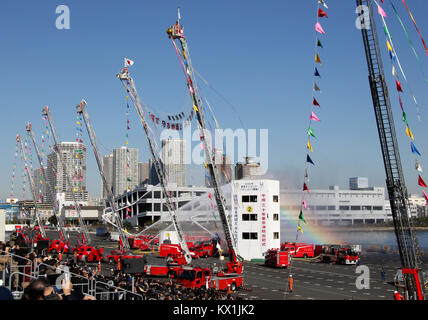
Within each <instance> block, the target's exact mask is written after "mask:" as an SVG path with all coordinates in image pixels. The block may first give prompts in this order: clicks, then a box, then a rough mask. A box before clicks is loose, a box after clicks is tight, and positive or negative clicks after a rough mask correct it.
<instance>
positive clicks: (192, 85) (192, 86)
mask: <svg viewBox="0 0 428 320" xmlns="http://www.w3.org/2000/svg"><path fill="white" fill-rule="evenodd" d="M167 34H168V36H169V38H170V39H171V41H172V43H173V45H174V47H175V48H176V49H177V47H176V44H175V40H176V39H178V40H179V42H180V45H181V50H182V52H183V56H184V57H186V60H187V63H186V64H185V68H186V70H185V76H186V81H187V86H188V88H189V92H190V96H191V99H192V103H193V108H194V111H195V112H196V115H197V121H198V127H199V134H200V138H201V141H202V143H203V146H204V150H205V163H206V167H207V169H208V172H209V175H210V178H211V183H212V187H213V189H214V195H215V200H216V204H217V208H218V212H219V215H220V219H221V223H222V226H223V230H224V234H225V239H226V243H227V246H228V250H229V259H230V262H229V264H228V269H229V271H237V270H239V272H242V262H240V261H238V252H237V248H236V245H235V240H234V238H233V234H232V229H231V225H230V223H229V217H228V216H227V213H226V203H225V198H224V196H223V194H222V191H221V189H220V186H219V181H220V179H219V176H218V172H217V171H216V166H215V165H214V163H213V154H212V150H211V145H209V144H208V141H207V139H206V137H207V135H206V130H207V129H206V125H205V119H204V108H203V104H202V100H201V98H200V96H199V93H198V89H197V86H196V80H195V76H194V69H193V66H192V62H191V59H190V53H189V48H188V45H187V40H186V38H185V37H184V35H183V27H182V26H181V25H180V23H179V20H178V21H177V22H176V24H175V25H173V26H171V27H169V28H168V29H167ZM177 52H178V50H177Z"/></svg>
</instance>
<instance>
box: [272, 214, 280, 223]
mask: <svg viewBox="0 0 428 320" xmlns="http://www.w3.org/2000/svg"><path fill="white" fill-rule="evenodd" d="M278 220H279V214H278V213H274V214H273V221H278Z"/></svg>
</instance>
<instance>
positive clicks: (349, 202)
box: [281, 182, 392, 225]
mask: <svg viewBox="0 0 428 320" xmlns="http://www.w3.org/2000/svg"><path fill="white" fill-rule="evenodd" d="M358 183H359V182H357V185H356V186H357V188H354V189H350V190H341V189H340V188H339V187H338V186H332V187H330V188H329V189H328V190H322V189H311V190H310V192H307V191H304V192H303V191H302V190H285V189H283V190H281V208H282V209H283V210H285V211H287V212H292V213H293V216H295V217H296V218H297V217H298V215H299V211H300V209H301V208H302V199H304V200H305V203H306V206H307V208H306V209H304V216H305V218H306V220H309V221H312V223H316V224H321V225H330V224H338V225H352V224H362V223H364V224H372V223H379V222H385V221H387V220H390V219H392V215H391V213H390V210H389V212H388V208H387V203H386V202H385V188H383V187H368V186H367V184H366V183H365V182H363V185H361V184H360V186H364V188H358ZM354 186H355V185H354Z"/></svg>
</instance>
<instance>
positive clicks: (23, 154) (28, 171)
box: [16, 134, 46, 238]
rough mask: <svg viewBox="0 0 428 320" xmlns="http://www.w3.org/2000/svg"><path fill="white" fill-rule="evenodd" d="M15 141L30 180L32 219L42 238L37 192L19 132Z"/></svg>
mask: <svg viewBox="0 0 428 320" xmlns="http://www.w3.org/2000/svg"><path fill="white" fill-rule="evenodd" d="M16 142H17V143H18V144H19V147H20V150H21V157H22V159H23V160H24V166H25V171H26V172H27V177H28V181H29V182H30V189H31V194H32V196H33V201H34V215H35V217H34V219H33V220H36V221H37V223H38V224H39V228H40V233H41V234H42V236H43V238H46V232H45V229H44V228H43V223H42V219H41V217H40V212H39V210H38V208H37V194H36V189H35V186H34V180H33V176H32V175H31V172H30V170H29V169H28V164H27V157H26V156H25V153H24V146H23V144H22V138H21V136H20V135H19V134H17V135H16Z"/></svg>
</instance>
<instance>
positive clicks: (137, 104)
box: [118, 67, 192, 264]
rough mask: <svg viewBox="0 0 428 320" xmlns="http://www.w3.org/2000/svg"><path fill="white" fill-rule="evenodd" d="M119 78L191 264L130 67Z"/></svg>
mask: <svg viewBox="0 0 428 320" xmlns="http://www.w3.org/2000/svg"><path fill="white" fill-rule="evenodd" d="M118 78H119V79H120V80H121V81H122V83H123V85H124V86H125V88H127V91H128V92H129V93H130V94H131V95H132V97H133V102H134V103H133V104H134V107H135V110H136V111H137V113H138V115H139V117H140V120H141V124H142V125H143V129H144V132H145V134H146V139H147V143H148V145H149V149H150V153H151V155H152V159H153V164H154V167H155V170H156V173H157V175H158V177H159V184H160V186H161V188H162V193H163V195H164V199H165V205H166V207H167V209H168V212H169V215H170V217H171V220H172V224H173V226H174V229H175V231H176V232H177V235H178V241H179V244H180V247H181V249H182V251H183V252H184V258H185V260H186V264H190V263H191V261H192V257H191V254H190V251H189V248H188V246H187V242H186V240H185V239H184V234H183V232H182V230H181V227H180V225H179V224H178V221H177V215H176V212H175V206H174V204H173V203H172V201H171V196H170V194H169V193H168V191H167V190H166V178H165V174H164V170H163V167H161V160H160V158H159V157H158V155H156V152H155V149H154V145H153V142H152V140H151V138H150V133H149V129H148V127H147V122H146V120H145V119H144V110H143V105H142V104H141V100H140V97H139V95H138V92H137V88H136V87H135V83H134V79H132V77H131V75H130V74H129V71H128V68H127V67H125V68H124V69H123V70H122V71H121V72H120V74H118ZM125 81H126V83H127V84H129V89H128V87H127V85H126V84H125Z"/></svg>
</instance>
